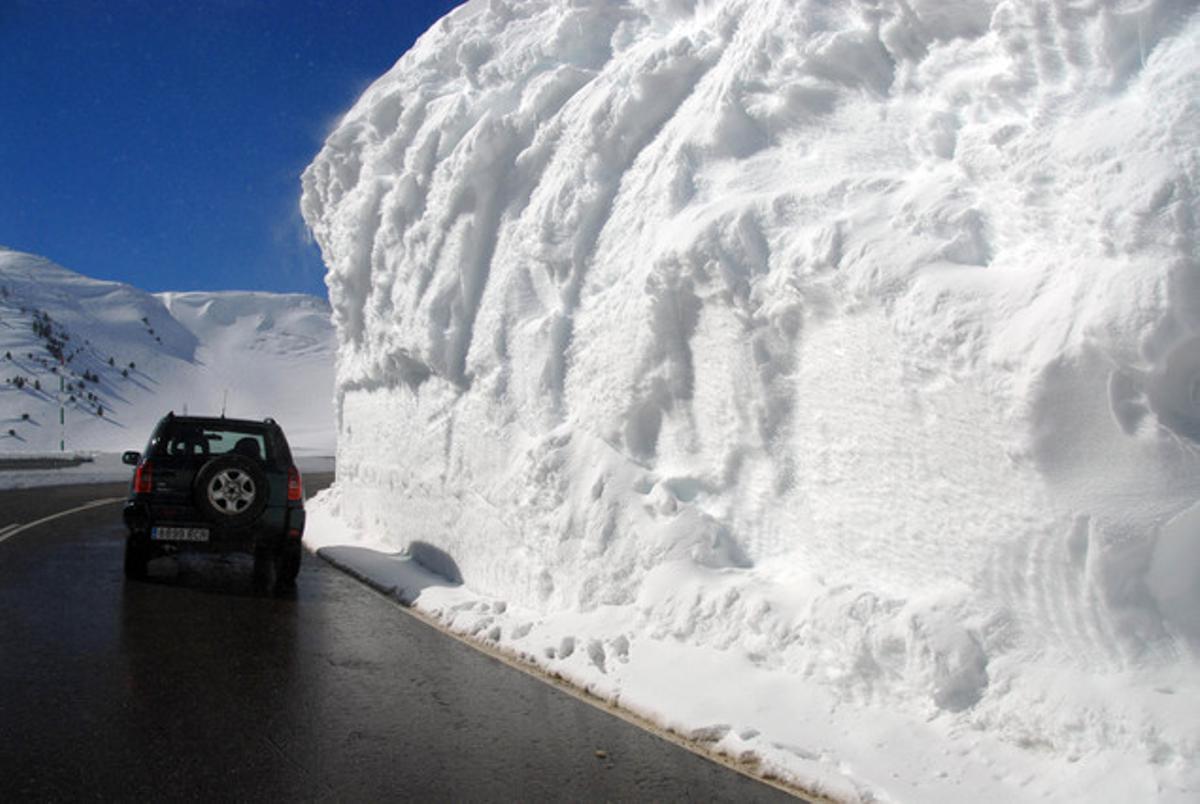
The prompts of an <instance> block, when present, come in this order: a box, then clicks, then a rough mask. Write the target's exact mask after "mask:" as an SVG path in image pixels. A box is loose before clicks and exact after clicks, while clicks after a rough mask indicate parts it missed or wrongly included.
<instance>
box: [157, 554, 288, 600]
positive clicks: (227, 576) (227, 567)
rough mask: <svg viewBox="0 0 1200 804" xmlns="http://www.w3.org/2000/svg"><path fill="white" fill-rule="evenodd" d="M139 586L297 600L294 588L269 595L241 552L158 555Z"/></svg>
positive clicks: (210, 593) (250, 560) (251, 562)
mask: <svg viewBox="0 0 1200 804" xmlns="http://www.w3.org/2000/svg"><path fill="white" fill-rule="evenodd" d="M142 583H147V584H152V585H156V586H164V587H174V588H176V589H186V590H188V591H192V592H201V593H203V594H208V595H221V596H225V597H274V598H277V599H283V600H288V599H293V600H294V599H295V597H296V588H295V587H294V586H293V587H291V588H288V589H284V590H279V591H276V592H274V593H272V591H271V584H270V583H269V582H268V583H266V584H258V583H256V582H255V578H254V559H253V558H251V557H250V556H248V555H242V554H240V553H230V554H225V555H217V554H214V555H205V554H195V555H193V554H187V553H180V554H178V555H173V556H160V557H158V558H154V559H152V560H151V561H150V564H149V566H148V567H147V574H146V578H145V580H144V581H142Z"/></svg>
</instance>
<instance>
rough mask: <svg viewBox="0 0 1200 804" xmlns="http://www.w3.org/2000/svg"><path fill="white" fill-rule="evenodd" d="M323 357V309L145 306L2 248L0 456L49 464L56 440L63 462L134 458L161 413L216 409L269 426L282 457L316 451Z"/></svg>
mask: <svg viewBox="0 0 1200 804" xmlns="http://www.w3.org/2000/svg"><path fill="white" fill-rule="evenodd" d="M333 352H334V337H333V327H332V323H331V321H330V311H329V307H328V305H327V304H326V303H325V301H324V300H322V299H317V298H315V297H311V296H304V295H299V294H271V293H249V292H233V291H229V292H215V293H165V294H159V295H154V294H150V293H146V292H144V291H141V290H138V289H137V288H134V287H131V286H129V285H124V284H121V283H117V282H106V281H100V280H95V279H91V278H89V277H86V276H83V275H81V274H77V273H74V272H72V271H69V270H67V269H65V268H63V267H61V266H59V265H56V264H54V263H52V262H50V261H49V260H46V259H44V258H41V257H37V256H34V255H30V254H23V253H20V252H16V251H12V250H8V249H2V248H0V360H2V361H3V362H0V378H2V379H3V384H2V385H0V450H3V451H5V452H38V451H48V450H57V449H58V448H59V446H60V441H62V440H63V437H64V435H65V441H66V445H65V446H66V448H67V449H70V450H101V451H120V450H123V449H140V448H141V447H142V445H143V444H144V442H145V440H146V438H147V436H148V435H149V433H150V429H151V428H152V426H153V425H154V423H155V422H156V421H157V420H158V418H159V417H161V416H162V415H163V414H164V413H166V411H167V410H172V409H173V410H175V411H177V412H182V411H183V410H184V409H185V408H186V409H188V410H190V412H193V413H206V412H212V413H216V412H219V411H220V410H221V405H222V403H223V402H225V400H226V395H227V399H228V403H227V404H228V413H229V415H231V416H245V417H249V418H261V417H265V416H271V417H273V418H275V419H276V420H277V421H279V422H280V423H281V424H282V425H283V427H284V429H285V431H286V432H287V433H288V436H289V440H291V441H292V442H293V444H294V445H296V446H298V447H300V448H301V449H303V450H315V451H328V450H330V449H332V446H333V424H332V423H333V408H332V400H333V396H332V394H333V366H334V355H333ZM60 388H61V389H62V390H61V391H60ZM60 396H61V397H62V399H63V400H65V403H66V404H65V428H64V427H63V426H62V425H60V421H59V401H60V399H59V397H60ZM10 431H11V432H10Z"/></svg>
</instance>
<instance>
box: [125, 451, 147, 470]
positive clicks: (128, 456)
mask: <svg viewBox="0 0 1200 804" xmlns="http://www.w3.org/2000/svg"><path fill="white" fill-rule="evenodd" d="M141 459H142V453H140V452H134V451H133V450H130V451H129V452H126V453H125V454H124V455H122V456H121V463H127V464H129V465H130V466H137V463H138V461H140V460H141Z"/></svg>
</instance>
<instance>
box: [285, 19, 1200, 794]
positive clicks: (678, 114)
mask: <svg viewBox="0 0 1200 804" xmlns="http://www.w3.org/2000/svg"><path fill="white" fill-rule="evenodd" d="M1198 99H1200V15H1198V14H1197V12H1196V6H1195V4H1194V3H1192V2H1186V1H1184V0H1174V1H1172V0H1147V1H1146V2H1141V3H1136V4H1134V3H1122V2H1096V3H1087V4H1082V3H1081V4H1068V3H1058V4H1049V3H1040V2H1032V1H1029V2H1026V1H1024V0H1005V1H1004V2H991V1H990V0H971V2H956V3H938V2H934V1H933V0H921V2H911V0H910V2H907V3H892V2H858V3H828V2H815V1H809V2H801V1H798V0H754V2H751V1H750V0H707V1H705V0H626V2H582V1H581V2H573V3H570V4H564V3H556V2H550V0H491V2H471V3H468V4H466V5H465V6H463V7H461V8H459V9H458V10H456V11H455V12H453V13H452V14H450V15H449V16H448V17H447V18H445V19H444V20H442V21H441V22H440V23H439V24H438V25H436V26H435V27H434V28H433V29H432V30H431V31H429V32H428V33H427V34H426V35H425V36H424V37H423V38H422V39H421V40H420V41H419V42H418V43H417V44H416V45H415V46H414V48H413V49H412V50H411V51H410V52H409V53H408V54H406V55H405V56H404V58H402V59H401V60H400V62H399V63H398V64H397V65H396V66H395V68H393V70H391V71H390V72H389V73H388V74H387V75H385V76H384V77H382V78H381V79H380V80H379V81H377V82H376V83H375V84H374V85H373V86H372V87H371V88H370V89H368V90H367V92H366V93H365V94H364V96H363V97H362V99H361V100H360V101H359V102H358V104H357V105H356V106H355V107H354V108H353V109H352V110H351V111H350V112H349V113H348V114H347V115H346V117H345V118H344V119H343V120H342V121H341V123H340V124H339V125H338V127H337V128H336V130H335V131H334V132H333V133H332V134H331V135H330V137H329V139H328V141H327V143H326V145H325V148H324V149H323V150H322V152H321V154H320V155H319V156H318V157H317V159H316V160H315V161H314V163H313V164H312V165H311V166H310V167H309V169H308V170H307V172H306V173H305V176H304V196H303V200H302V208H303V212H304V215H305V218H306V220H307V221H308V222H309V225H310V226H311V228H312V230H313V232H314V234H315V236H316V237H317V240H318V242H319V243H320V245H321V248H322V250H323V253H324V256H325V259H326V262H327V263H328V265H329V268H330V273H329V286H330V299H331V303H332V305H333V311H334V321H335V324H336V326H337V330H338V337H339V341H340V353H339V364H338V377H337V397H338V401H337V413H338V421H339V424H338V427H339V430H338V483H337V486H336V488H335V490H334V493H333V494H332V495H330V496H329V497H328V498H327V500H326V507H327V511H326V513H327V515H328V516H329V517H331V518H330V519H328V527H329V528H331V532H336V533H337V534H339V536H338V538H341V539H344V540H345V541H348V542H354V541H355V540H356V539H357V540H367V541H371V540H374V542H373V543H375V545H376V546H377V547H379V548H380V549H383V550H392V551H401V550H407V551H409V552H411V553H412V554H414V555H426V556H435V557H436V561H435V563H438V564H439V565H440V566H442V567H450V568H451V569H452V570H453V573H454V574H456V575H457V576H458V577H460V578H461V579H462V581H463V583H464V584H465V585H466V587H467V588H468V589H469V590H471V592H472V593H473V594H477V595H479V596H481V599H488V600H492V601H498V602H499V604H500V606H501V608H502V609H503V612H501V613H500V614H497V612H495V611H494V610H493V609H492V608H488V607H489V606H492V605H493V604H480V605H482V606H483V607H484V608H483V609H478V610H477V609H473V608H471V607H470V606H467V607H465V608H463V607H459V608H455V607H453V606H442V604H440V603H438V602H437V601H438V600H439V598H438V595H439V594H442V593H440V592H438V591H437V588H431V590H429V591H427V592H422V593H421V595H420V596H419V597H418V601H417V602H418V605H424V606H426V607H432V608H434V609H437V610H439V611H441V612H443V614H444V615H445V616H446V617H447V618H448V619H449V620H450V621H453V622H454V623H456V624H457V625H458V626H459V627H462V628H464V629H466V630H475V626H476V625H478V623H480V622H484V621H485V620H486V621H487V622H488V623H489V624H491V623H495V624H496V626H495V627H496V628H497V636H495V638H496V639H497V640H499V641H501V642H502V643H503V644H505V645H507V646H509V647H511V648H512V649H514V650H519V651H522V652H525V653H527V654H528V655H530V656H532V657H535V658H536V659H537V660H538V661H541V662H544V663H546V664H548V665H550V666H552V667H556V668H561V669H562V670H563V672H566V673H568V674H572V673H574V674H576V675H577V676H578V677H579V678H580V679H581V680H583V681H584V683H592V684H598V685H599V686H600V688H602V689H604V690H606V694H608V695H610V696H612V697H619V698H620V699H621V700H623V701H625V702H627V703H628V702H630V700H631V698H632V699H638V695H639V694H640V693H637V692H636V690H638V689H640V690H643V692H644V691H645V690H647V689H650V688H654V689H660V688H662V687H663V686H664V681H663V680H664V679H670V678H671V677H673V676H674V675H676V674H677V673H678V672H679V669H678V668H679V665H680V664H681V663H683V662H688V663H692V664H693V665H694V664H695V662H697V661H699V660H698V659H696V658H695V657H697V656H699V655H703V656H706V657H708V659H707V661H709V662H711V663H712V664H711V666H713V667H716V666H720V667H722V668H725V669H728V670H729V672H730V673H735V675H736V676H737V678H738V679H739V680H738V681H731V680H730V679H729V678H728V677H727V676H726V677H723V680H718V681H716V683H722V684H723V686H724V689H725V690H726V694H727V695H729V696H733V697H738V696H741V702H740V703H730V702H724V703H722V704H721V705H720V706H718V705H716V704H714V703H713V702H711V701H709V703H710V704H712V705H711V706H710V707H709V708H708V709H705V707H703V706H698V705H697V699H696V698H695V697H690V698H689V697H688V695H686V694H677V695H673V696H668V697H669V698H670V700H667V701H666V702H662V703H654V702H653V701H652V700H651V699H652V697H653V696H652V695H651V694H650V693H645V694H644V695H642V697H641V698H640V699H638V700H640V701H641V704H640V705H642V706H645V707H648V708H650V709H653V710H654V711H655V712H657V713H658V716H660V717H661V718H662V719H664V720H668V721H672V722H679V723H682V724H684V725H685V726H687V724H688V723H692V726H695V727H700V726H705V725H711V723H709V724H704V723H699V724H697V723H694V722H693V721H694V720H696V719H699V718H702V717H703V716H704V715H703V713H704V712H706V711H709V712H711V711H716V710H718V709H719V710H722V711H724V712H725V715H724V717H725V718H726V719H727V721H728V722H727V726H728V728H727V729H726V731H725V732H722V734H728V735H732V736H730V737H729V738H728V740H729V741H731V742H728V743H726V742H722V741H723V740H724V739H725V738H719V739H718V740H717V741H716V743H717V745H718V747H720V748H721V749H722V750H729V751H738V752H740V751H750V752H753V753H755V755H756V756H758V757H760V758H761V757H766V756H771V757H774V759H773V760H772V762H776V763H779V764H780V765H781V767H783V768H785V770H787V771H788V772H791V773H792V774H794V775H796V776H799V777H804V778H808V779H810V780H811V779H814V778H817V776H819V775H820V774H818V773H817V771H816V770H814V768H815V767H816V766H820V767H821V768H825V769H826V770H828V769H830V768H832V769H835V771H836V773H839V774H843V775H846V776H849V777H852V778H854V779H855V780H856V781H855V783H854V784H855V785H857V786H858V787H855V789H858V790H860V792H862V794H863V795H867V794H870V795H875V796H878V797H882V798H889V797H895V798H899V799H920V800H925V799H927V798H929V797H931V796H932V797H939V796H940V797H958V796H961V794H962V791H963V790H971V791H972V794H973V796H978V797H981V798H986V799H991V800H1008V799H1011V798H1012V797H1033V796H1035V795H1039V794H1043V793H1044V794H1046V795H1051V796H1053V797H1055V798H1064V797H1065V798H1079V799H1090V800H1098V799H1109V800H1121V799H1126V798H1134V799H1145V798H1149V797H1156V798H1160V799H1163V800H1173V799H1178V800H1194V798H1195V797H1196V796H1197V795H1198V794H1200V770H1198V768H1200V725H1198V724H1200V705H1197V704H1196V701H1197V700H1198V693H1200V674H1197V673H1196V672H1195V671H1196V670H1197V669H1200V668H1198V667H1197V655H1198V650H1200V591H1197V590H1198V589H1200V555H1198V549H1200V548H1197V543H1198V542H1200V515H1198V514H1197V507H1196V506H1197V504H1198V503H1197V501H1198V500H1200V447H1198V443H1197V442H1198V441H1200V348H1198V347H1200V258H1198V251H1197V240H1196V221H1197V217H1198V215H1200V203H1198V201H1197V189H1198V183H1197V182H1198V179H1200V176H1198V173H1200V161H1198V154H1200V148H1198V146H1200V106H1198V104H1200V101H1198ZM344 528H348V529H349V532H348V533H345V532H343V530H342V529H344ZM355 534H357V535H355ZM317 538H320V537H319V536H318V537H317ZM472 612H474V613H472ZM464 618H467V619H465V620H464ZM471 618H474V619H471ZM472 622H473V623H475V625H472ZM501 623H508V624H510V625H513V626H514V627H512V628H508V627H502V626H501ZM492 627H493V626H492V625H489V626H488V629H490V628H492ZM488 629H484V630H482V631H481V632H480V633H482V634H488V633H490V631H489V630H488ZM563 629H575V630H574V631H573V632H572V633H563ZM588 629H593V630H592V631H589V630H588ZM568 637H569V638H570V639H571V644H572V645H575V644H580V643H586V644H589V645H590V644H592V642H594V643H595V644H596V645H598V646H600V649H599V650H598V651H593V650H590V649H589V650H587V651H578V650H574V649H573V650H571V651H563V650H561V649H560V648H561V646H562V645H563V644H565V643H564V642H563V640H565V639H567V638H568ZM539 640H540V641H541V644H538V641H539ZM589 640H590V641H589ZM606 645H607V646H608V647H605V646H606ZM614 645H616V646H620V645H623V646H624V648H619V649H617V654H619V655H620V656H621V657H623V661H620V662H613V661H589V658H588V657H592V658H593V659H594V657H595V656H605V655H607V656H609V657H611V656H613V652H612V651H613V646H614ZM664 646H666V647H664ZM549 648H553V650H548V649H549ZM663 651H666V653H665V654H663ZM697 651H700V652H701V653H700V654H698V653H697ZM564 652H565V653H567V654H568V655H567V657H564V655H563V654H564ZM663 655H666V656H674V657H675V658H674V659H661V657H662V656H663ZM655 656H658V657H660V658H653V657H655ZM572 657H573V658H572ZM660 659H661V661H660ZM656 667H657V668H659V670H658V672H660V673H661V677H660V676H659V675H656V674H655V673H656V671H655V670H654V668H656ZM734 667H736V668H737V669H736V671H735V670H732V669H729V668H734ZM622 668H624V669H622ZM636 668H641V669H640V670H637V669H636ZM694 672H696V673H702V672H703V671H702V669H700V667H699V665H696V669H695V670H694ZM646 679H657V680H658V681H657V684H656V685H655V684H650V683H649V682H647V681H645V680H646ZM643 682H645V683H643ZM639 685H641V686H639ZM666 686H670V685H669V683H667V684H666ZM682 688H683V689H685V690H696V689H704V685H703V684H697V685H695V686H693V685H686V684H685V685H682ZM655 694H657V693H655ZM697 694H700V693H697ZM705 700H707V699H705ZM789 707H795V709H794V710H793V709H791V708H789ZM779 712H791V713H792V714H794V715H795V717H791V718H784V717H780V716H779ZM884 712H886V713H887V714H886V716H884V715H883V714H882V713H884ZM831 713H832V714H831ZM873 719H874V720H873ZM885 721H886V722H887V723H889V724H891V725H890V726H888V728H891V729H892V733H893V734H894V735H895V734H903V733H905V731H906V730H907V729H910V728H916V727H914V725H913V724H919V728H916V731H918V732H919V733H920V734H921V735H922V740H924V741H927V742H923V743H922V745H925V746H926V747H927V752H926V753H927V756H925V758H924V759H923V760H922V761H920V762H916V761H914V760H913V757H912V756H911V754H912V751H911V749H909V750H900V748H899V747H898V746H897V742H898V741H897V740H894V739H893V740H883V739H882V738H881V741H882V742H883V743H886V744H888V745H890V746H891V747H892V751H893V753H892V754H891V756H892V759H886V758H884V757H882V756H881V755H883V754H886V753H887V750H886V749H883V748H880V747H877V745H876V743H875V742H872V739H873V737H869V736H863V734H864V732H863V731H861V727H862V726H863V724H868V723H872V722H878V723H883V722H885ZM851 725H854V726H855V728H856V729H860V731H859V732H858V736H855V733H854V732H853V730H852V729H850V726H851ZM692 726H687V727H688V728H691V727H692ZM879 728H880V729H883V728H884V727H883V726H880V727H879ZM865 733H866V734H868V735H875V734H876V733H877V730H876V729H870V728H868V729H866V730H865ZM914 733H916V732H914ZM738 735H751V736H750V737H741V736H738ZM734 737H736V739H734ZM899 742H902V740H901V741H899ZM964 747H967V748H964ZM974 748H978V750H980V751H983V752H985V754H986V756H985V757H979V756H973V755H972V754H971V750H973V749H974ZM930 757H933V758H930ZM902 758H903V759H902ZM980 763H982V765H981V764H980ZM956 785H964V787H961V788H960V787H956Z"/></svg>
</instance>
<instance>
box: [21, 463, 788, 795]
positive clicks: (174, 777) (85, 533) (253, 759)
mask: <svg viewBox="0 0 1200 804" xmlns="http://www.w3.org/2000/svg"><path fill="white" fill-rule="evenodd" d="M330 480H331V478H330V477H329V476H324V477H322V476H311V477H308V478H306V481H307V483H306V484H307V485H308V487H309V490H310V493H311V492H312V491H313V490H315V489H316V488H319V487H320V486H323V485H325V484H327V483H329V482H330ZM124 492H125V485H124V484H115V485H112V484H109V485H99V486H75V487H60V488H55V489H36V490H29V491H11V492H0V539H3V538H4V529H5V528H6V526H8V525H9V524H10V523H29V522H33V521H35V520H37V519H40V518H41V517H44V516H48V515H50V514H53V513H55V512H57V511H64V510H67V509H70V508H73V507H76V506H79V505H82V504H84V503H87V502H89V501H93V500H99V499H104V498H110V497H120V496H122V495H123V494H124ZM123 537H124V530H123V527H122V526H121V523H120V504H119V503H109V504H104V505H100V506H97V507H94V508H91V509H88V510H84V511H80V512H78V513H75V514H71V515H68V516H66V517H63V518H60V519H56V520H54V521H52V522H49V523H46V524H43V525H40V526H37V527H33V528H30V529H28V530H25V531H23V532H19V533H17V534H15V535H13V536H11V537H10V538H7V539H5V540H3V541H0V798H2V799H3V800H5V801H18V800H21V801H23V800H78V799H85V798H86V799H99V800H113V799H118V800H131V799H140V800H150V799H172V800H173V799H188V800H206V801H211V800H234V799H236V800H238V801H260V800H296V799H299V800H338V801H378V800H455V801H517V800H520V801H554V800H572V801H600V800H608V801H645V800H655V801H673V800H691V801H696V800H703V801H713V800H726V801H734V800H736V801H758V800H790V799H787V797H786V796H784V794H782V793H780V792H778V791H776V790H775V789H773V788H770V787H767V786H765V785H762V784H759V783H757V782H754V781H752V780H750V779H747V778H745V777H742V776H739V775H738V774H735V773H733V772H732V771H729V770H727V769H725V768H723V767H721V766H719V765H716V764H713V763H711V762H708V761H706V760H704V759H702V758H700V757H697V756H695V755H693V754H691V753H689V752H687V751H685V750H683V749H681V748H679V747H677V746H675V745H672V744H671V743H669V742H667V741H665V740H662V739H660V738H658V737H655V736H652V735H649V734H647V733H645V732H642V731H640V730H638V729H636V728H634V727H633V726H630V725H629V724H627V723H625V722H624V721H622V720H620V719H618V718H614V717H612V716H611V715H608V714H605V713H603V712H601V711H599V710H597V709H595V708H593V707H590V706H588V705H587V704H584V703H582V702H580V701H578V700H576V699H574V698H572V697H571V696H569V695H566V694H564V693H563V692H561V691H560V690H557V689H554V688H553V687H550V686H548V685H546V684H544V683H542V682H540V681H537V680H535V679H533V678H531V677H529V676H527V675H525V674H523V673H520V672H518V671H516V670H514V669H512V668H510V667H507V666H505V665H504V664H502V663H500V662H497V661H496V660H494V659H491V658H489V657H487V656H484V655H482V654H479V653H477V652H475V651H473V650H471V649H470V648H468V647H466V646H464V645H462V644H460V643H459V642H457V641H455V640H453V639H450V638H448V637H446V636H444V635H443V634H441V633H439V632H437V631H436V630H434V629H432V628H430V627H429V626H427V625H425V624H424V623H422V622H420V621H419V620H417V619H415V618H413V617H410V616H408V615H407V614H406V613H405V612H404V611H402V610H401V609H399V608H398V607H397V606H396V604H394V603H392V602H391V601H389V600H386V599H384V598H383V597H381V596H379V595H378V594H376V593H374V592H372V591H370V590H369V589H367V588H366V587H364V586H362V585H361V584H359V583H358V582H356V581H353V580H351V579H350V578H348V577H347V576H345V575H343V574H342V573H340V572H339V571H337V570H335V569H333V568H332V567H330V566H328V565H326V564H325V563H324V562H323V561H321V560H320V559H318V558H315V557H314V556H312V555H306V556H305V563H304V567H303V569H302V570H301V575H300V579H299V582H298V591H297V593H296V594H295V595H294V596H293V597H290V598H276V597H264V596H256V595H255V594H254V593H253V590H252V586H251V580H250V562H249V559H248V558H242V557H234V558H233V559H232V560H231V559H222V558H219V557H193V558H187V559H184V560H182V561H178V562H177V561H175V560H174V559H164V560H161V561H158V562H155V563H154V564H152V565H151V575H152V578H151V580H149V581H147V582H142V583H132V582H130V583H127V582H126V581H125V580H124V578H123V576H122V571H121V556H122V547H123ZM597 749H600V750H603V751H605V752H606V753H607V759H600V758H597V756H596V751H597Z"/></svg>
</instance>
